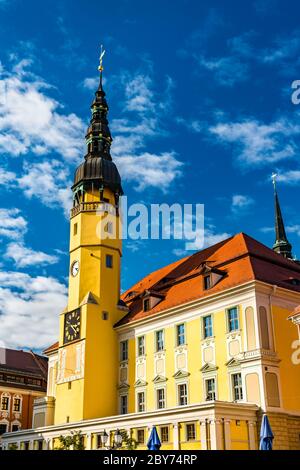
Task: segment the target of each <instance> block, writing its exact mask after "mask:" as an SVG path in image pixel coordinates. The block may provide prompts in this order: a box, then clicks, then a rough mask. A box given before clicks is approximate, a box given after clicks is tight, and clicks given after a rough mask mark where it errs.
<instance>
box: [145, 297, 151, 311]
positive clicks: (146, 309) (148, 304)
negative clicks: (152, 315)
mask: <svg viewBox="0 0 300 470" xmlns="http://www.w3.org/2000/svg"><path fill="white" fill-rule="evenodd" d="M149 310H150V299H144V312H148V311H149Z"/></svg>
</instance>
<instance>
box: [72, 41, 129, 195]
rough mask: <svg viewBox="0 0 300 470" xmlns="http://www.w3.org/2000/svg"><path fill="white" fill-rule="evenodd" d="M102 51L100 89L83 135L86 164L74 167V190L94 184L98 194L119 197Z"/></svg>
mask: <svg viewBox="0 0 300 470" xmlns="http://www.w3.org/2000/svg"><path fill="white" fill-rule="evenodd" d="M104 54H105V51H104V50H103V49H102V46H101V55H100V65H99V67H98V70H99V72H100V80H99V86H98V88H97V91H96V93H95V98H94V100H93V102H92V104H91V111H92V118H91V120H90V124H89V127H88V129H87V132H86V136H85V141H86V145H87V153H86V155H85V157H84V159H85V161H84V162H83V163H82V164H81V165H80V166H79V167H78V168H77V170H76V172H75V178H74V185H73V187H72V189H73V191H75V190H76V188H78V187H79V185H80V186H81V185H82V184H83V185H84V186H85V187H86V186H87V185H90V184H93V186H94V187H95V188H96V187H99V189H100V191H101V190H103V189H104V188H105V187H107V188H110V189H111V190H112V191H113V192H114V193H115V195H116V196H117V197H118V196H120V195H122V194H123V190H122V186H121V178H120V175H119V172H118V169H117V167H116V165H115V164H114V163H113V161H112V158H111V154H110V147H111V143H112V137H111V133H110V130H109V126H108V120H107V114H108V109H109V108H108V104H107V101H106V98H105V92H104V90H103V85H102V72H103V66H102V59H103V56H104Z"/></svg>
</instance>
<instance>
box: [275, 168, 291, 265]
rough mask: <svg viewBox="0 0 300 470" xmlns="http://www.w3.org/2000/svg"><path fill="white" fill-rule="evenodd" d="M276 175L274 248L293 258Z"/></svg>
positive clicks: (286, 256) (277, 251)
mask: <svg viewBox="0 0 300 470" xmlns="http://www.w3.org/2000/svg"><path fill="white" fill-rule="evenodd" d="M276 176H277V175H275V174H273V175H272V180H273V185H274V199H275V243H274V245H273V250H274V251H276V253H279V254H281V255H282V256H284V257H285V258H288V259H293V255H292V245H291V244H290V243H289V241H288V239H287V236H286V233H285V228H284V222H283V217H282V213H281V209H280V204H279V198H278V194H277V189H276Z"/></svg>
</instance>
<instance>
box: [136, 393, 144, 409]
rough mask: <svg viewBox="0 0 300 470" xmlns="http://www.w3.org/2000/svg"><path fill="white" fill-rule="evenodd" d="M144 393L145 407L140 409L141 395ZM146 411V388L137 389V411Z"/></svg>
mask: <svg viewBox="0 0 300 470" xmlns="http://www.w3.org/2000/svg"><path fill="white" fill-rule="evenodd" d="M141 394H143V395H144V402H143V404H144V409H143V410H140V409H139V405H140V403H139V395H141ZM145 411H146V391H145V390H137V392H136V412H137V413H144V412H145Z"/></svg>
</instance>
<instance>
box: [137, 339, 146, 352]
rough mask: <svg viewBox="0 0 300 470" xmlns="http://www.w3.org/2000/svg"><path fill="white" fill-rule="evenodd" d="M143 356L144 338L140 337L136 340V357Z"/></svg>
mask: <svg viewBox="0 0 300 470" xmlns="http://www.w3.org/2000/svg"><path fill="white" fill-rule="evenodd" d="M144 355H145V336H140V337H139V338H138V356H144Z"/></svg>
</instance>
